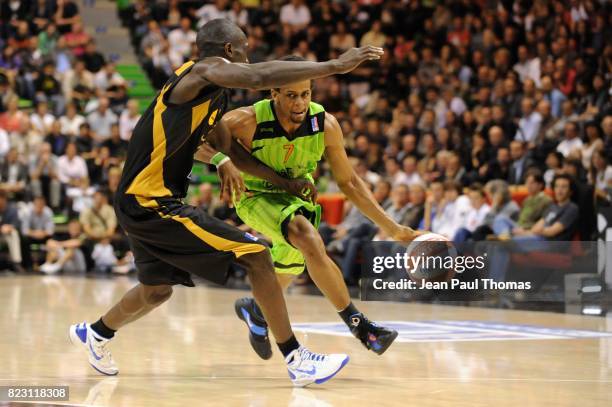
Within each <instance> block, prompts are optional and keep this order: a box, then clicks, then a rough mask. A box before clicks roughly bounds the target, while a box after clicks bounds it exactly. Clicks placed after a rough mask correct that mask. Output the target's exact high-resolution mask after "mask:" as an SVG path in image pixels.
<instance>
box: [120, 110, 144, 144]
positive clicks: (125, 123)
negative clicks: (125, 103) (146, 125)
mask: <svg viewBox="0 0 612 407" xmlns="http://www.w3.org/2000/svg"><path fill="white" fill-rule="evenodd" d="M138 120H140V115H139V114H137V115H136V116H134V117H131V116H130V112H129V111H127V110H124V111H123V112H122V113H121V116H120V117H119V134H120V135H121V140H125V141H130V138H132V131H134V127H136V123H138Z"/></svg>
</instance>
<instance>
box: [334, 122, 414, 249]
mask: <svg viewBox="0 0 612 407" xmlns="http://www.w3.org/2000/svg"><path fill="white" fill-rule="evenodd" d="M325 159H326V160H327V162H328V163H329V165H330V167H331V171H332V175H333V176H334V179H335V180H336V183H337V184H338V186H339V187H340V190H341V191H342V192H343V193H344V195H346V197H347V199H348V200H349V201H351V202H352V203H353V204H354V205H355V206H357V208H358V209H359V210H360V211H361V212H362V213H363V214H364V215H365V216H366V217H367V218H368V219H370V220H371V221H372V222H374V223H375V224H376V225H377V226H378V227H379V228H381V229H382V230H383V231H384V232H385V233H386V234H387V235H388V236H389V237H391V238H392V239H394V240H398V241H409V240H412V239H414V238H415V237H416V235H417V233H418V232H415V231H414V230H412V229H410V228H408V227H406V226H401V225H398V224H397V223H396V222H394V221H393V219H391V217H389V215H387V213H386V212H385V211H384V210H383V208H382V207H381V206H380V205H379V204H378V202H376V199H375V198H374V195H372V192H371V191H370V189H369V188H368V186H367V185H366V184H365V182H363V180H362V179H361V178H359V176H358V175H357V174H356V173H355V171H354V170H353V167H352V166H351V163H350V161H349V159H348V157H347V155H346V151H345V149H344V137H343V134H342V129H341V128H340V124H338V121H337V120H336V118H335V117H334V116H333V115H331V114H329V113H327V114H326V115H325Z"/></svg>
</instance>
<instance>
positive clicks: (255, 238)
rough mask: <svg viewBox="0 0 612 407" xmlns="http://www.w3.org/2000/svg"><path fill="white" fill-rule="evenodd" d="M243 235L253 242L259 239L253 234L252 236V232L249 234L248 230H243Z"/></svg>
mask: <svg viewBox="0 0 612 407" xmlns="http://www.w3.org/2000/svg"><path fill="white" fill-rule="evenodd" d="M244 237H246V238H247V239H249V240H252V241H254V242H256V241H258V240H259V239H258V238H257V237H255V236H253V235H252V234H250V233H249V232H245V233H244Z"/></svg>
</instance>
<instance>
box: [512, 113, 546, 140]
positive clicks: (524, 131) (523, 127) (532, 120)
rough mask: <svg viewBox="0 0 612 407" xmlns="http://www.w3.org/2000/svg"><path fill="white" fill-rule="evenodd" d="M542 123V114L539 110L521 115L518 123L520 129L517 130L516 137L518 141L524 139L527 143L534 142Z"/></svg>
mask: <svg viewBox="0 0 612 407" xmlns="http://www.w3.org/2000/svg"><path fill="white" fill-rule="evenodd" d="M541 124H542V115H541V114H540V113H538V112H532V113H531V114H530V115H529V116H523V117H521V118H520V120H519V123H518V130H517V131H516V135H515V136H514V139H515V140H518V141H523V142H525V143H532V142H534V141H535V139H536V137H537V135H538V132H539V131H540V125H541Z"/></svg>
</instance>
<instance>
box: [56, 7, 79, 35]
mask: <svg viewBox="0 0 612 407" xmlns="http://www.w3.org/2000/svg"><path fill="white" fill-rule="evenodd" d="M78 21H79V8H78V6H77V5H76V4H75V2H74V1H72V0H57V8H56V10H55V24H57V30H58V31H59V32H60V33H62V34H66V33H69V32H70V31H71V30H72V26H73V24H75V23H77V22H78Z"/></svg>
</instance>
